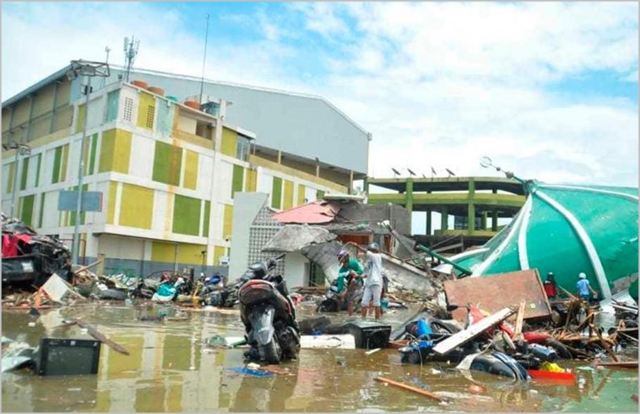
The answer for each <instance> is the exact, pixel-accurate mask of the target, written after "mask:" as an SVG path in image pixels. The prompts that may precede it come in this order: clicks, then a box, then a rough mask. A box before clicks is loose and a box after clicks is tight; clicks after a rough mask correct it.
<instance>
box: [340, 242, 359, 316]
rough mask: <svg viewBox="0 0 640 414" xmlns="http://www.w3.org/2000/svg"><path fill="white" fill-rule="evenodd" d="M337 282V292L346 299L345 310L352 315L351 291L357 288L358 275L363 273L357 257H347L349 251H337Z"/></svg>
mask: <svg viewBox="0 0 640 414" xmlns="http://www.w3.org/2000/svg"><path fill="white" fill-rule="evenodd" d="M338 262H340V269H338V283H337V285H336V288H337V289H338V292H337V293H338V294H339V295H340V297H341V298H342V299H343V300H346V301H347V311H348V312H349V316H351V315H353V300H352V299H353V293H354V291H355V290H356V288H357V285H358V281H359V280H361V279H360V278H359V277H360V276H361V275H362V274H363V273H364V269H363V268H362V265H361V264H360V262H359V261H358V259H355V258H352V257H349V252H347V251H346V250H340V252H339V253H338Z"/></svg>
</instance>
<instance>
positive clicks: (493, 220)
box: [491, 208, 498, 231]
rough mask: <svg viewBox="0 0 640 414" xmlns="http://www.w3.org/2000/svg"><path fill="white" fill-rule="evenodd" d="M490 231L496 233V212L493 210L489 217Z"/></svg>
mask: <svg viewBox="0 0 640 414" xmlns="http://www.w3.org/2000/svg"><path fill="white" fill-rule="evenodd" d="M491 231H498V210H497V209H495V208H494V209H493V214H492V217H491Z"/></svg>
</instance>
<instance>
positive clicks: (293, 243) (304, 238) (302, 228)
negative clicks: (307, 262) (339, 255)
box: [262, 225, 337, 253]
mask: <svg viewBox="0 0 640 414" xmlns="http://www.w3.org/2000/svg"><path fill="white" fill-rule="evenodd" d="M336 237H337V236H336V235H335V234H333V233H330V232H329V231H328V230H326V229H324V228H322V227H315V226H313V227H312V226H308V225H286V226H284V227H283V228H282V229H280V231H279V232H278V233H276V235H275V236H273V238H271V240H269V241H268V242H267V244H266V245H265V246H264V247H263V248H262V251H263V252H287V253H290V252H295V251H298V250H300V249H302V248H304V247H307V246H309V245H313V244H321V243H326V242H330V241H332V240H335V239H336Z"/></svg>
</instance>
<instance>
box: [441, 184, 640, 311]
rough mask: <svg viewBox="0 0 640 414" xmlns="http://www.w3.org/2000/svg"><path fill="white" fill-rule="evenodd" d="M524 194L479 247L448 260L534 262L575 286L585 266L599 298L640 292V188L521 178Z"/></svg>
mask: <svg viewBox="0 0 640 414" xmlns="http://www.w3.org/2000/svg"><path fill="white" fill-rule="evenodd" d="M523 186H524V188H525V193H526V194H527V198H526V201H525V203H524V206H523V207H522V209H521V210H520V211H519V212H518V214H517V215H516V216H515V217H514V219H513V220H512V221H511V223H510V224H509V225H507V226H506V227H505V228H503V229H502V230H501V231H500V232H499V233H498V234H497V235H496V236H495V237H493V238H492V239H491V240H489V241H488V242H487V243H486V244H485V245H484V246H482V247H481V248H478V249H475V250H470V251H467V252H464V253H461V254H458V255H456V256H453V257H452V258H451V260H452V261H453V262H454V263H456V264H458V265H460V266H462V267H465V268H467V269H469V270H471V271H472V272H473V274H472V277H474V276H487V275H491V274H497V273H504V272H513V271H519V270H526V269H534V268H537V269H538V272H539V273H540V276H541V277H542V278H543V279H544V278H545V275H546V274H547V273H548V272H553V273H554V275H555V279H556V283H557V284H558V285H559V286H561V287H563V288H564V289H567V290H568V291H570V292H575V290H576V282H577V280H578V275H579V273H580V272H584V273H585V274H586V275H587V279H588V280H589V282H590V283H591V285H592V286H593V287H594V289H596V290H597V291H598V295H599V298H603V299H609V298H611V297H612V296H613V295H615V294H618V293H623V292H626V290H627V288H630V289H635V291H634V292H629V293H630V295H631V296H632V297H634V298H637V297H638V292H637V289H638V284H637V278H638V189H637V188H630V187H605V186H595V185H554V184H545V183H541V182H538V181H533V180H532V181H526V182H523ZM630 286H631V287H630Z"/></svg>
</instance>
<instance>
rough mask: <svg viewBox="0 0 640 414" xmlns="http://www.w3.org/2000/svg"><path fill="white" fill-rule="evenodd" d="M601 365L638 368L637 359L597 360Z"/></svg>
mask: <svg viewBox="0 0 640 414" xmlns="http://www.w3.org/2000/svg"><path fill="white" fill-rule="evenodd" d="M598 366H601V367H620V368H638V361H618V362H598Z"/></svg>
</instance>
